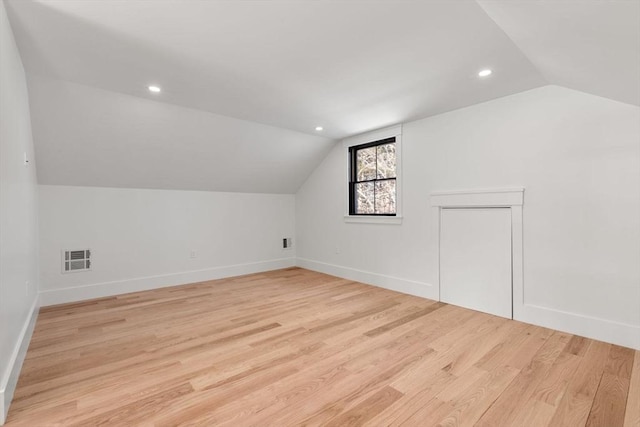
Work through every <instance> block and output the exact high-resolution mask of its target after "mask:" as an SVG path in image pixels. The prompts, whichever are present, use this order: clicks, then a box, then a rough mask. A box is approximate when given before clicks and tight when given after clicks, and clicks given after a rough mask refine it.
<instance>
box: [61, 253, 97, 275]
mask: <svg viewBox="0 0 640 427" xmlns="http://www.w3.org/2000/svg"><path fill="white" fill-rule="evenodd" d="M87 270H91V250H90V249H81V250H76V251H62V272H63V273H72V272H76V271H87Z"/></svg>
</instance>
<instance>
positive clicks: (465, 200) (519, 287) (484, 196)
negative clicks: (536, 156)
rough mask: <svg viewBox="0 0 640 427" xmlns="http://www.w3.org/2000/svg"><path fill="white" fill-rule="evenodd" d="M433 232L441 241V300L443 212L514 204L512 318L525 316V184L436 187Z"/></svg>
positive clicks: (438, 263)
mask: <svg viewBox="0 0 640 427" xmlns="http://www.w3.org/2000/svg"><path fill="white" fill-rule="evenodd" d="M430 201H431V216H432V217H431V221H429V222H430V224H431V235H432V236H434V237H435V239H436V243H437V246H436V247H437V251H436V256H437V263H436V265H437V267H436V276H437V283H438V301H440V214H441V209H446V208H510V211H511V287H512V291H511V298H512V308H513V309H512V316H513V317H512V318H513V319H519V318H522V314H523V309H524V265H523V255H524V251H523V236H522V233H523V231H522V208H523V206H524V187H515V188H513V187H510V188H492V189H476V190H455V191H436V192H433V193H431V197H430Z"/></svg>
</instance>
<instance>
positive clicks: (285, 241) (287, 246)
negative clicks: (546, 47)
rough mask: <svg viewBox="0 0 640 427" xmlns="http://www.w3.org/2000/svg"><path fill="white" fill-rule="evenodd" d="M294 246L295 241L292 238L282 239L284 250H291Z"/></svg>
mask: <svg viewBox="0 0 640 427" xmlns="http://www.w3.org/2000/svg"><path fill="white" fill-rule="evenodd" d="M292 246H293V239H291V237H285V238H283V239H282V249H291V247H292Z"/></svg>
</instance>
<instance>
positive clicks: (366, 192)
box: [356, 182, 375, 214]
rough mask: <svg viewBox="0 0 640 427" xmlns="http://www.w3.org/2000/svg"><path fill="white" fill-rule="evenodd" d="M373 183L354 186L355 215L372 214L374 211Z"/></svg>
mask: <svg viewBox="0 0 640 427" xmlns="http://www.w3.org/2000/svg"><path fill="white" fill-rule="evenodd" d="M374 189H375V187H374V183H373V182H363V183H360V184H356V214H372V213H375V211H374Z"/></svg>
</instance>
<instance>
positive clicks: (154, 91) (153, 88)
mask: <svg viewBox="0 0 640 427" xmlns="http://www.w3.org/2000/svg"><path fill="white" fill-rule="evenodd" d="M149 92H153V93H158V92H160V86H149Z"/></svg>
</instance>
